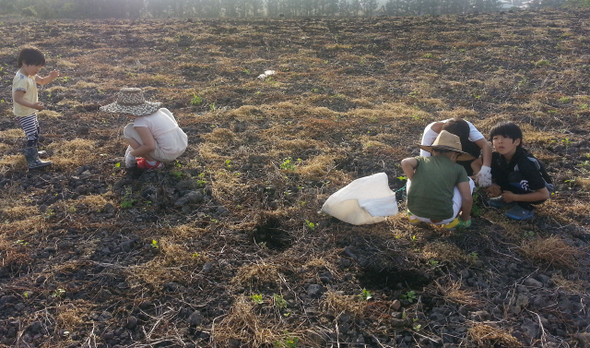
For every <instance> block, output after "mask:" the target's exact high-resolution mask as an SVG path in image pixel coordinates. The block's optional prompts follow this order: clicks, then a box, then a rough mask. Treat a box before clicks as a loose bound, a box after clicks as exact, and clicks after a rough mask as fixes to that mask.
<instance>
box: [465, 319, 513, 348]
mask: <svg viewBox="0 0 590 348" xmlns="http://www.w3.org/2000/svg"><path fill="white" fill-rule="evenodd" d="M467 338H468V340H469V341H471V342H473V343H474V344H475V345H476V346H477V347H481V348H494V347H498V346H499V347H505V348H512V347H514V348H518V347H522V343H521V342H520V341H519V340H517V339H516V338H515V337H514V336H512V335H511V334H510V333H509V332H508V331H506V330H504V329H500V328H496V327H493V326H491V325H487V324H482V323H474V325H473V326H472V327H470V328H469V329H468V330H467Z"/></svg>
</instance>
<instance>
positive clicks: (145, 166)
mask: <svg viewBox="0 0 590 348" xmlns="http://www.w3.org/2000/svg"><path fill="white" fill-rule="evenodd" d="M162 167H164V163H162V162H159V161H156V164H154V165H151V164H149V163H148V161H146V160H145V158H138V159H137V168H139V169H143V170H147V171H152V170H156V169H160V168H162Z"/></svg>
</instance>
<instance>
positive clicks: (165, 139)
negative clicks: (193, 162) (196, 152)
mask: <svg viewBox="0 0 590 348" xmlns="http://www.w3.org/2000/svg"><path fill="white" fill-rule="evenodd" d="M160 105H161V103H159V102H149V101H146V100H145V98H144V96H143V92H142V90H141V89H140V88H122V89H121V91H119V94H118V97H117V101H116V102H114V103H111V104H108V105H105V106H102V107H101V108H100V111H103V112H112V113H120V114H126V115H127V116H129V117H130V118H132V119H133V123H129V124H128V125H127V126H126V127H125V129H124V131H123V136H124V137H125V139H126V140H127V142H128V144H129V146H128V147H127V151H126V152H125V167H127V168H133V167H135V166H137V167H138V168H139V169H144V170H155V169H158V168H161V167H163V166H164V163H168V162H172V161H174V160H175V159H176V158H178V156H180V155H182V154H183V153H184V151H185V150H186V148H187V145H188V137H187V135H186V134H185V133H184V132H183V131H182V129H180V127H179V126H178V123H177V122H176V119H175V118H174V116H173V115H172V113H171V112H170V111H169V110H168V109H166V108H160ZM137 157H140V158H137Z"/></svg>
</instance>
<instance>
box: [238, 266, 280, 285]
mask: <svg viewBox="0 0 590 348" xmlns="http://www.w3.org/2000/svg"><path fill="white" fill-rule="evenodd" d="M280 281H281V279H280V274H279V269H278V267H277V265H275V264H273V263H267V262H264V261H262V262H257V263H255V264H249V265H243V266H241V267H240V268H239V269H238V271H237V273H236V275H235V276H234V277H233V278H232V280H231V283H232V284H233V285H235V286H242V287H249V288H255V289H257V288H260V287H263V286H269V285H270V286H273V285H277V284H279V283H280Z"/></svg>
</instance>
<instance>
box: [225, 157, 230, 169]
mask: <svg viewBox="0 0 590 348" xmlns="http://www.w3.org/2000/svg"><path fill="white" fill-rule="evenodd" d="M225 166H226V167H227V168H228V169H229V168H231V160H230V159H227V160H225Z"/></svg>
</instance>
